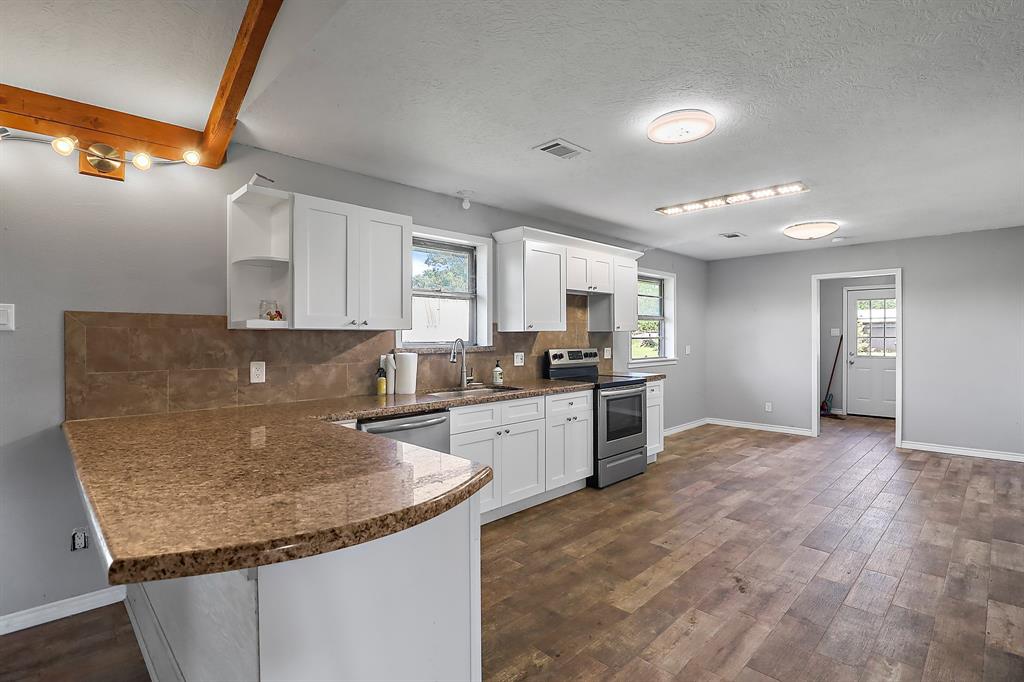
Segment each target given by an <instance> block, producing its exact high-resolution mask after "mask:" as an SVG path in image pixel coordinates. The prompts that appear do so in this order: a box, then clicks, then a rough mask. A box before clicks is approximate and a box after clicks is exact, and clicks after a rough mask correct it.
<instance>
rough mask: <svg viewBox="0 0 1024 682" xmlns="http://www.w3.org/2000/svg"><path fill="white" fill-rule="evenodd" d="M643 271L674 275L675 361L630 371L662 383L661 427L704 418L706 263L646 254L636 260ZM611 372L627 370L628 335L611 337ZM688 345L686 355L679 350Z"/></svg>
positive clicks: (679, 424) (664, 252) (663, 253)
mask: <svg viewBox="0 0 1024 682" xmlns="http://www.w3.org/2000/svg"><path fill="white" fill-rule="evenodd" d="M639 264H640V270H641V271H642V270H644V269H645V268H648V269H651V270H660V271H662V272H672V273H675V275H676V305H675V308H676V311H675V315H676V316H675V334H676V355H677V356H678V361H677V362H676V364H673V365H647V366H644V367H641V368H636V369H635V370H632V371H638V372H657V373H659V374H664V375H665V376H666V380H665V401H664V402H665V427H666V428H671V427H673V426H681V425H683V424H686V423H687V422H691V421H694V420H697V419H701V418H702V417H705V416H706V415H707V411H706V409H705V404H704V367H705V363H706V360H707V356H706V351H705V346H706V344H705V338H704V330H705V326H706V325H705V321H704V316H705V305H706V303H707V273H708V264H707V263H706V262H705V261H702V260H697V259H696V258H690V257H688V256H681V255H679V254H676V253H670V252H668V251H657V250H652V251H648V252H647V253H645V254H644V255H643V257H642V258H641V259H640V261H639ZM613 342H614V348H615V363H614V366H615V370H616V371H622V372H628V371H631V370H630V368H629V366H628V364H629V334H627V333H616V334H615V338H614V341H613ZM687 345H689V346H690V349H691V352H690V355H688V356H687V355H684V354H683V349H684V348H685V347H686V346H687Z"/></svg>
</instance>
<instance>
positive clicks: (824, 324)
mask: <svg viewBox="0 0 1024 682" xmlns="http://www.w3.org/2000/svg"><path fill="white" fill-rule="evenodd" d="M895 283H896V278H895V277H893V276H892V275H889V276H883V277H855V278H852V279H826V280H823V281H822V283H821V298H820V299H819V301H820V310H821V325H820V329H821V366H820V367H819V370H820V375H821V389H820V391H819V393H820V395H821V399H822V400H824V399H825V396H827V395H828V392H827V390H828V384H829V381H828V380H829V374H830V373H831V372H832V363H833V362H834V361H835V359H836V349H837V348H839V342H840V340H841V338H840V337H838V336H832V335H831V331H832V329H833V328H839V330H840V333H841V334H845V333H846V323H845V321H844V320H843V287H859V286H868V285H876V284H877V285H879V286H892V285H893V284H895ZM845 361H846V360H845V359H844V358H839V362H838V363H837V364H836V371H835V377H834V378H833V379H832V388H831V391H832V395H833V400H832V409H833V410H842V409H843V408H844V407H845V406H844V404H843V365H842V363H843V362H845Z"/></svg>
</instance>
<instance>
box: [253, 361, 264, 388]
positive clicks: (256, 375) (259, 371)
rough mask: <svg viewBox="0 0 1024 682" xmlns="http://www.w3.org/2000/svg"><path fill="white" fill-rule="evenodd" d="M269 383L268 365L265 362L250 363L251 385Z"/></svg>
mask: <svg viewBox="0 0 1024 682" xmlns="http://www.w3.org/2000/svg"><path fill="white" fill-rule="evenodd" d="M266 381H267V363H265V362H250V363H249V383H250V384H263V383H266Z"/></svg>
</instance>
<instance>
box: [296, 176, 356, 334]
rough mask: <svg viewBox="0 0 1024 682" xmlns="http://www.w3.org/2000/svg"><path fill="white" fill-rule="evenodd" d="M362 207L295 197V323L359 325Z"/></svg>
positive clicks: (322, 326)
mask: <svg viewBox="0 0 1024 682" xmlns="http://www.w3.org/2000/svg"><path fill="white" fill-rule="evenodd" d="M361 211H362V209H361V208H360V207H359V206H353V205H351V204H343V203H340V202H337V201H328V200H327V199H318V198H316V197H307V196H303V195H301V194H296V195H295V217H294V220H293V230H292V260H293V262H294V273H295V279H294V288H293V305H292V308H293V310H294V312H293V314H292V323H293V324H292V326H294V327H295V328H297V329H345V328H351V327H355V326H358V325H359V319H358V318H359V290H360V286H359V284H360V281H359V237H360V234H359V233H360V230H359V222H360V212H361Z"/></svg>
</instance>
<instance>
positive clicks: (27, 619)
mask: <svg viewBox="0 0 1024 682" xmlns="http://www.w3.org/2000/svg"><path fill="white" fill-rule="evenodd" d="M119 601H124V586H123V585H115V586H114V587H107V588H104V589H102V590H96V591H95V592H89V593H87V594H80V595H78V596H77V597H69V598H67V599H61V600H60V601H55V602H52V603H50V604H43V605H41V606H36V607H33V608H31V609H25V610H24V611H17V612H15V613H9V614H7V615H6V616H0V635H6V634H8V633H11V632H17V631H18V630H24V629H25V628H31V627H35V626H36V625H42V624H43V623H49V622H51V621H54V620H60V619H61V618H67V617H68V616H73V615H75V614H76V613H83V612H85V611H91V610H92V609H98V608H100V607H101V606H109V605H110V604H116V603H117V602H119Z"/></svg>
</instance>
